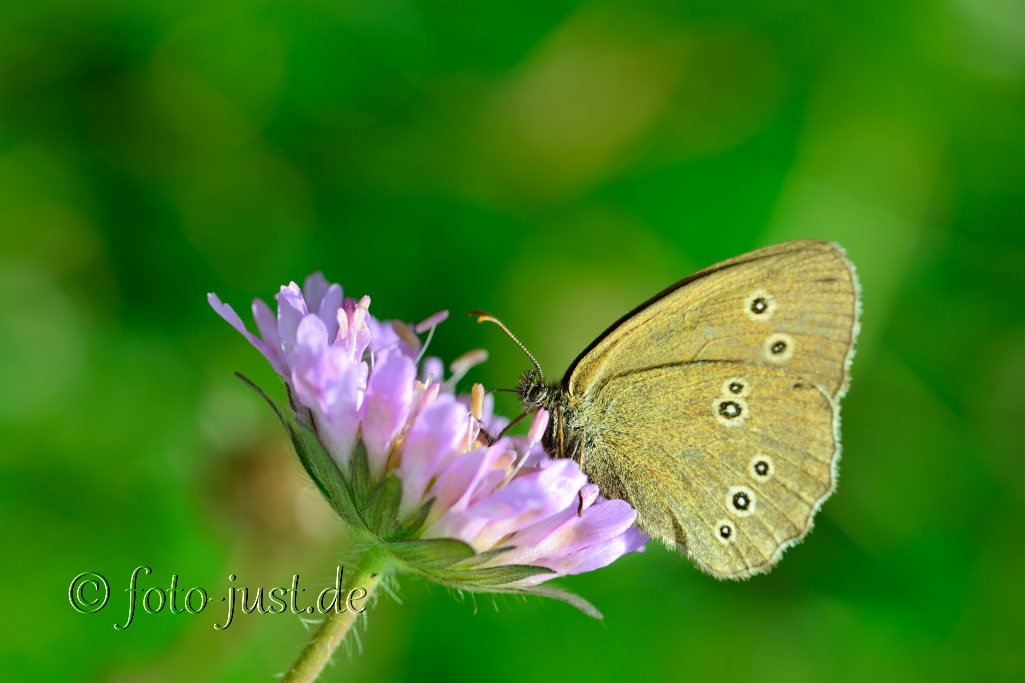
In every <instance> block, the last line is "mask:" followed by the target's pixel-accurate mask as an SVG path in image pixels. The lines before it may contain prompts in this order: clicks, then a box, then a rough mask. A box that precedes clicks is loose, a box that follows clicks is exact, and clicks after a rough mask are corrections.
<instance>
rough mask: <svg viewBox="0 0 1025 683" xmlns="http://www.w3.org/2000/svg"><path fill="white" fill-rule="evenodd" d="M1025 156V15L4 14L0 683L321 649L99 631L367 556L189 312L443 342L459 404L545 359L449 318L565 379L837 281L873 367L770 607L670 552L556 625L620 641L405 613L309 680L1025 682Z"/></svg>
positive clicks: (149, 9) (396, 2) (280, 633)
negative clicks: (749, 296) (812, 524)
mask: <svg viewBox="0 0 1025 683" xmlns="http://www.w3.org/2000/svg"><path fill="white" fill-rule="evenodd" d="M1023 122H1025V6H1023V5H1022V4H1021V3H1018V2H1013V1H1011V0H921V1H917V2H914V1H913V2H898V3H893V2H854V1H852V2H822V1H821V0H814V1H813V0H789V1H783V2H774V3H756V2H745V1H739V2H730V3H724V2H722V1H721V0H716V1H706V0H693V1H689V2H600V3H576V2H568V1H565V0H554V1H551V0H550V1H548V2H543V3H524V2H510V1H506V0H492V1H490V2H466V1H442V0H426V1H420V2H414V1H412V0H359V1H355V2H354V1H351V0H333V1H321V2H308V1H294V2H293V1H288V0H278V1H273V2H258V1H257V2H225V3H217V2H190V1H182V0H176V1H175V2H151V3H137V2H129V1H127V0H112V1H109V2H96V3H77V2H70V1H68V0H42V1H41V2H35V3H31V4H30V3H13V4H11V3H5V4H4V6H3V8H2V9H0V234H2V242H0V287H2V291H3V292H4V293H5V304H4V305H3V309H2V313H0V382H2V384H0V387H2V391H0V429H2V438H0V444H2V446H0V449H2V467H3V469H2V472H0V515H2V517H0V518H2V521H3V531H4V560H3V561H2V565H3V577H4V587H5V590H6V591H7V593H6V595H5V596H4V599H3V604H4V606H5V609H6V614H7V617H6V618H5V619H4V620H3V626H2V627H0V629H2V631H0V642H2V645H0V650H2V652H3V661H2V662H0V666H2V669H3V670H4V671H5V672H6V673H7V675H9V676H11V680H86V681H177V680H210V681H250V680H265V681H269V680H273V675H274V674H276V673H280V672H282V671H284V670H285V669H286V668H287V667H288V666H289V664H290V663H291V661H292V660H293V658H294V657H295V656H296V655H297V654H298V652H299V650H300V648H301V647H302V645H303V644H304V643H305V641H306V639H307V632H306V631H305V630H304V627H303V625H302V624H301V623H300V622H299V621H298V620H297V619H295V618H293V617H291V616H284V615H276V616H265V617H255V616H249V617H244V618H242V617H240V618H238V619H236V622H235V624H234V625H233V626H232V627H231V628H230V629H229V630H228V631H226V632H217V631H215V630H214V629H213V628H212V625H213V623H214V621H215V620H217V621H219V620H220V619H221V614H220V605H219V603H218V604H214V603H211V605H210V607H208V609H207V611H205V612H204V613H203V614H201V615H198V616H190V615H188V614H180V615H170V614H168V613H167V612H166V611H165V612H164V613H162V614H159V615H152V616H151V615H147V614H144V613H141V612H140V613H139V614H137V615H136V619H135V622H134V623H133V624H132V626H131V627H130V628H129V629H128V630H127V631H125V632H117V631H115V630H114V629H113V624H114V622H115V621H117V622H119V623H123V622H124V618H125V616H126V612H127V610H126V606H125V602H126V597H125V594H124V592H123V590H124V587H125V586H127V582H128V576H129V575H130V573H131V571H132V569H133V568H134V567H136V566H137V565H149V566H151V567H152V568H153V571H154V573H153V575H152V576H150V577H143V581H142V582H141V585H143V586H144V587H146V586H150V585H163V586H166V585H167V584H168V583H169V581H170V576H171V575H172V574H175V573H177V574H179V575H180V580H179V584H180V585H181V586H183V587H191V586H201V587H204V588H205V589H207V590H208V592H209V593H211V595H212V596H215V598H214V599H215V601H216V600H217V598H216V596H218V595H220V594H221V593H222V591H223V590H224V589H225V588H226V586H227V584H228V581H227V578H226V577H227V575H228V573H230V572H234V573H235V574H237V575H239V583H240V584H244V585H250V586H258V585H264V586H272V585H278V584H285V585H287V584H288V582H289V580H290V577H291V575H292V574H294V573H300V574H301V576H302V577H303V581H309V582H310V583H316V584H318V585H320V584H324V585H326V584H328V583H329V582H330V581H331V579H332V577H333V573H334V567H335V564H336V563H337V561H338V560H339V559H344V558H345V556H346V548H347V546H346V539H345V536H344V534H343V532H342V531H341V530H340V529H339V526H338V524H336V523H334V522H333V521H332V520H331V518H330V516H329V515H328V513H327V512H326V511H325V507H324V506H323V505H322V504H321V502H320V501H319V499H318V497H317V495H316V493H315V491H314V490H313V489H312V487H311V486H310V485H309V484H308V483H307V481H306V480H305V478H304V475H303V474H302V472H301V470H300V468H299V467H298V466H297V465H296V464H295V463H294V459H293V456H292V454H291V452H290V450H289V447H288V445H287V443H286V441H285V438H284V435H283V434H282V432H281V430H280V428H279V427H278V425H277V424H276V423H275V420H274V418H273V416H272V414H271V413H270V412H269V411H268V410H267V409H266V408H265V406H263V405H261V404H260V402H259V400H258V399H256V398H255V397H254V396H253V395H252V394H251V393H250V392H249V391H248V390H246V389H245V388H244V387H243V386H242V385H241V384H240V383H238V382H237V381H236V380H235V379H234V378H233V377H232V371H235V370H240V371H243V372H245V373H246V374H248V375H249V376H251V377H253V378H254V379H256V380H257V381H258V382H260V383H262V384H263V385H265V386H268V387H271V388H277V385H276V384H275V380H274V376H273V374H272V372H271V371H270V370H269V368H268V367H266V364H265V363H264V362H263V359H262V358H261V357H260V356H259V355H258V354H257V353H256V352H255V351H254V350H252V349H251V348H250V347H249V346H248V345H247V344H246V343H245V342H244V341H243V339H242V338H241V337H239V336H238V335H237V334H236V333H235V332H234V331H232V330H231V329H230V328H229V327H228V326H227V325H225V324H224V323H223V322H221V320H220V319H219V318H217V316H216V315H214V314H213V313H212V312H211V310H210V309H209V308H208V307H207V305H206V302H205V295H206V293H207V292H208V291H216V292H218V293H219V294H220V295H221V296H222V298H224V299H225V300H226V301H229V302H231V303H232V304H234V305H235V307H236V308H237V309H240V310H243V311H245V310H247V308H248V306H247V304H248V302H249V301H250V299H252V298H253V297H254V296H260V297H264V298H267V297H269V296H271V295H272V294H273V292H274V291H275V290H276V288H277V287H278V286H279V285H280V284H282V283H285V282H287V281H289V280H291V279H296V280H301V279H302V278H303V277H304V276H305V275H306V274H307V273H308V272H310V271H312V270H316V269H322V270H323V271H324V272H325V273H326V274H327V276H328V277H329V278H331V279H333V280H337V281H341V282H342V283H343V285H344V286H345V287H346V291H347V292H348V293H349V294H351V295H357V296H358V295H361V294H363V293H368V294H370V295H371V296H372V297H373V299H374V304H373V307H372V311H373V312H374V313H375V314H377V315H378V316H382V317H397V318H402V319H405V320H411V321H416V320H420V319H422V318H424V317H426V316H427V315H428V314H430V313H432V312H434V311H435V310H438V309H439V308H447V309H450V310H451V311H452V312H453V316H452V318H451V319H450V320H449V322H447V323H445V324H444V325H443V326H442V327H441V328H440V329H439V332H438V334H437V335H436V337H435V340H434V347H433V349H434V351H435V352H437V353H439V354H440V355H442V356H443V357H447V358H450V359H451V358H454V357H455V356H456V355H457V354H459V353H462V352H463V351H465V350H467V349H470V348H474V347H478V346H486V347H488V348H489V350H490V351H491V360H490V361H489V362H488V363H487V364H486V365H485V366H483V367H481V368H478V369H477V370H475V371H474V372H473V373H472V374H471V376H470V377H469V378H468V381H483V382H485V383H486V385H487V386H489V387H501V386H510V385H511V384H512V382H514V379H515V377H516V376H517V374H518V373H519V372H520V371H521V370H522V369H523V368H524V359H523V358H522V357H521V355H520V354H519V352H518V351H517V350H516V349H515V347H514V346H513V345H512V344H510V343H508V342H507V341H506V340H504V339H503V338H502V337H501V335H500V334H499V333H498V331H497V330H495V329H494V328H491V327H483V326H477V325H475V324H473V323H472V321H470V320H469V319H467V318H464V317H463V315H462V313H463V312H464V311H467V310H469V309H472V308H484V309H488V310H491V311H493V312H495V313H496V314H499V315H501V316H502V317H503V318H504V319H505V320H506V322H507V323H508V324H509V325H510V326H511V327H512V328H513V329H514V330H515V331H516V332H517V333H518V334H519V335H520V336H521V337H522V339H523V340H524V341H525V342H526V343H527V344H528V345H529V346H530V347H531V348H532V349H533V351H534V353H535V354H536V355H537V356H538V357H539V359H540V360H541V362H542V364H543V365H544V367H545V368H546V369H548V371H549V373H550V374H552V375H558V374H560V373H561V371H562V369H563V368H565V367H566V365H567V364H568V363H569V361H570V360H571V359H572V358H573V357H574V356H575V355H576V352H577V351H579V350H580V349H581V348H583V346H584V345H586V344H587V343H588V342H589V341H590V340H591V339H592V337H593V336H594V335H596V334H597V333H598V332H600V331H601V330H602V329H603V328H604V327H605V325H606V324H607V323H609V322H610V321H611V320H613V319H615V318H616V317H617V316H618V315H620V314H621V313H622V312H624V311H625V310H627V309H629V308H630V307H632V306H633V305H634V304H636V303H637V302H639V301H641V300H642V299H643V298H645V297H647V296H648V295H650V294H652V293H653V292H655V291H658V290H659V289H661V288H662V287H664V286H666V285H667V284H669V283H671V282H673V281H675V280H676V279H678V278H680V277H682V276H684V275H686V274H688V273H690V272H692V271H693V270H695V269H697V268H699V267H702V266H704V265H707V264H709V263H711V262H714V261H716V260H720V259H723V258H727V257H729V256H732V255H735V254H738V253H740V252H743V251H746V250H750V249H754V248H757V247H760V246H764V245H766V244H771V243H774V242H778V241H782V240H785V239H791V238H798V237H816V238H826V239H835V240H839V241H840V242H842V243H843V244H844V245H845V246H846V247H847V248H848V251H849V253H850V255H851V257H852V259H853V260H854V261H855V263H856V264H857V266H858V268H859V270H860V273H861V278H862V283H863V286H864V306H865V309H864V320H863V331H862V336H861V343H860V349H859V353H858V356H857V359H856V361H855V363H854V367H853V374H854V382H853V387H852V391H851V393H850V394H849V396H848V398H847V400H846V402H845V408H844V441H845V455H844V461H843V463H842V476H841V479H840V486H839V490H838V493H837V494H836V495H835V497H834V498H832V499H831V500H830V501H829V503H828V504H827V505H826V506H825V508H824V510H823V512H822V514H821V515H820V517H819V522H818V524H817V527H816V530H815V532H814V533H813V534H812V535H811V536H810V537H809V539H808V540H807V541H806V542H805V543H804V544H803V545H801V546H799V547H797V548H796V549H794V550H792V551H791V552H789V553H788V554H787V556H786V559H785V560H784V562H783V563H782V564H781V565H780V566H779V567H778V568H777V569H776V570H775V571H774V572H773V573H772V574H770V575H768V576H762V577H758V578H755V579H753V580H751V581H747V582H744V583H720V582H717V581H715V580H713V579H710V578H708V577H706V576H703V575H701V574H700V573H698V572H697V571H696V570H695V569H694V568H692V567H691V565H690V564H689V563H688V562H687V561H686V560H684V559H683V558H680V557H677V556H676V555H674V554H672V553H670V552H668V551H666V550H665V549H663V548H661V547H660V546H657V545H655V544H651V545H649V547H648V550H647V552H645V553H643V554H639V555H634V556H630V557H627V558H625V559H623V560H621V561H620V562H618V563H616V564H615V565H614V566H612V567H610V568H608V569H606V570H603V571H599V572H595V573H593V574H590V575H586V576H580V577H574V578H571V579H569V580H566V581H564V582H563V584H564V586H565V587H567V588H569V589H571V590H573V591H575V592H578V593H580V594H582V595H583V596H585V597H587V598H588V599H590V600H591V601H593V602H594V603H595V604H597V605H598V606H599V607H600V608H601V609H602V610H603V611H604V612H605V615H606V620H605V622H604V623H598V622H594V621H591V620H589V619H587V618H586V617H584V616H582V615H580V614H578V613H577V612H575V611H574V610H573V609H572V608H570V607H567V606H565V605H562V604H558V603H548V602H543V601H540V600H536V599H531V600H518V599H510V598H499V599H497V600H492V599H490V598H487V599H477V600H474V599H472V597H470V596H464V597H462V598H460V597H459V596H453V595H451V594H449V592H448V591H446V590H444V589H441V588H438V587H436V586H429V585H425V584H424V583H423V582H420V581H418V580H416V579H412V578H410V579H406V580H404V581H403V582H402V584H401V588H400V591H399V596H398V597H400V598H401V600H402V604H401V605H400V604H398V603H397V602H396V601H395V600H394V599H392V598H389V597H386V598H384V599H382V600H381V601H380V602H378V604H377V605H376V606H375V607H374V609H373V610H372V613H371V615H370V620H369V630H368V632H367V633H365V634H363V653H362V654H360V655H358V656H353V657H351V658H349V657H346V656H345V655H344V654H340V655H339V656H338V657H337V661H336V665H335V667H334V668H333V669H331V670H330V671H329V672H328V674H327V675H325V676H324V680H325V681H349V680H351V681H386V680H413V679H415V680H427V679H430V678H433V677H437V678H439V679H440V678H444V679H446V680H450V681H470V680H474V681H475V680H480V679H482V678H487V679H489V680H496V681H520V680H524V679H529V678H535V677H542V676H543V677H545V679H547V680H553V681H564V682H566V683H569V682H572V681H622V680H633V679H655V680H658V679H669V678H673V679H681V680H710V679H715V680H723V679H726V678H728V679H729V680H748V679H755V678H757V679H759V680H763V681H805V680H808V681H816V680H823V679H826V678H832V679H837V680H844V679H846V680H865V679H868V678H870V677H871V678H872V679H874V680H906V679H930V680H966V679H974V680H1007V679H1012V678H1018V680H1021V676H1023V675H1025V662H1023V659H1025V654H1023V652H1022V649H1021V638H1022V634H1023V633H1025V584H1023V580H1025V579H1023V577H1025V545H1023V541H1025V534H1023V531H1022V522H1023V499H1025V475H1023V469H1022V466H1023V464H1025V458H1023V456H1025V428H1023V425H1025V402H1023V401H1022V393H1021V388H1022V386H1025V315H1023V313H1025V306H1023V303H1022V302H1023V291H1022V287H1023V285H1025V199H1023V192H1025V186H1023V183H1025V123H1023ZM247 318H248V316H247ZM278 391H279V393H278V395H280V390H278ZM505 398H506V397H503V401H505ZM502 409H503V410H504V411H505V412H507V413H509V412H512V411H513V410H514V409H515V406H514V405H513V403H512V402H511V401H505V402H504V403H502ZM84 571H98V572H101V573H103V574H104V575H105V576H107V577H108V579H109V580H110V582H111V585H112V587H113V595H112V597H111V601H110V604H109V605H108V606H107V608H106V609H105V610H104V611H102V612H100V613H97V614H92V615H83V614H78V613H76V612H74V611H73V610H72V609H71V607H70V605H69V604H68V599H67V588H68V583H69V581H70V580H71V578H72V577H73V576H75V575H76V574H78V573H80V572H84Z"/></svg>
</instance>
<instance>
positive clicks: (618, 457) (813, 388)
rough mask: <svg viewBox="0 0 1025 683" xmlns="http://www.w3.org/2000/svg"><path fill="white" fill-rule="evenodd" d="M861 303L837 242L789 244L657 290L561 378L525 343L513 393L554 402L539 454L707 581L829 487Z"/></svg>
mask: <svg viewBox="0 0 1025 683" xmlns="http://www.w3.org/2000/svg"><path fill="white" fill-rule="evenodd" d="M859 313H860V297H859V285H858V280H857V275H856V273H855V270H854V266H853V264H852V263H851V262H850V261H849V260H848V259H847V257H846V255H845V253H844V251H843V249H842V248H841V247H840V246H839V245H836V244H833V243H829V242H821V241H812V240H801V241H794V242H786V243H783V244H779V245H775V246H771V247H767V248H764V249H759V250H757V251H753V252H751V253H748V254H744V255H742V256H737V257H735V258H732V259H729V260H727V261H723V262H722V263H718V264H716V265H713V266H710V267H708V268H705V269H704V270H701V271H699V272H697V273H695V274H693V275H691V276H689V277H686V278H684V279H683V280H680V281H679V282H677V283H676V284H674V285H672V286H671V287H669V288H667V289H665V290H663V291H662V292H660V293H658V294H656V295H655V296H654V297H652V298H651V299H649V300H648V301H646V302H644V303H642V304H641V305H640V306H638V307H637V308H635V309H634V310H632V311H630V312H629V313H627V314H626V315H624V316H623V317H622V318H620V319H619V320H617V321H616V322H615V323H613V324H612V325H611V326H610V327H609V328H608V329H607V330H605V332H603V333H602V334H601V335H600V336H599V337H598V338H597V339H595V340H594V341H593V342H591V344H590V345H589V346H588V347H587V348H585V349H584V350H583V352H581V353H580V355H579V356H577V358H576V360H575V361H573V363H572V364H571V365H570V367H569V369H568V370H567V371H566V374H565V376H564V377H563V379H562V381H561V382H559V383H546V381H545V379H544V374H543V373H542V372H541V368H540V366H539V365H538V364H537V361H536V360H534V358H533V356H531V355H530V353H529V352H527V355H528V356H530V358H531V360H532V361H533V365H534V367H533V368H532V369H530V370H528V371H527V372H526V373H525V374H524V375H523V376H522V378H521V380H520V382H519V385H518V388H517V390H516V391H517V393H518V395H519V398H520V400H521V401H522V403H523V404H524V406H525V408H526V410H527V411H528V412H531V411H535V410H537V409H541V408H543V409H545V410H548V411H549V413H550V420H549V423H548V427H547V429H546V432H545V434H544V438H543V440H542V444H543V446H544V448H545V450H546V451H547V452H548V454H549V455H551V456H552V457H555V458H574V459H576V460H577V461H578V462H579V463H580V467H581V469H582V470H583V471H584V473H585V474H586V475H587V476H588V478H589V480H590V481H591V482H593V483H595V484H597V485H598V487H599V489H600V490H601V492H602V494H603V495H604V496H605V497H607V498H621V499H623V500H626V501H628V502H629V503H630V504H631V505H633V506H634V508H636V510H637V525H638V527H639V528H640V529H641V530H642V531H644V532H645V533H647V534H649V535H650V536H652V537H653V538H657V539H660V540H662V541H663V542H665V543H666V544H667V545H668V546H669V547H671V548H675V549H677V550H679V551H680V552H682V553H684V554H685V555H687V556H688V557H689V558H690V559H691V560H692V561H693V562H694V563H695V564H696V565H697V566H698V567H699V568H700V569H702V570H703V571H705V572H707V573H709V574H711V575H713V576H715V577H718V578H729V579H739V578H745V577H748V576H751V575H753V574H757V573H759V572H764V571H767V570H768V569H770V568H771V567H772V566H773V565H774V564H775V563H776V562H777V561H778V560H779V558H780V556H781V555H782V553H783V551H784V550H786V549H787V548H788V547H790V546H792V545H794V544H795V543H797V542H799V541H800V540H802V539H803V538H804V536H805V535H806V534H807V533H808V531H809V530H810V529H811V527H812V522H813V519H814V517H815V514H816V512H817V511H818V509H819V508H820V507H821V505H822V503H823V502H824V501H825V500H826V499H827V498H828V497H829V495H830V494H831V493H832V492H833V490H834V488H835V487H836V476H837V471H836V465H837V460H838V459H839V457H840V434H839V426H840V400H841V398H842V397H843V395H844V394H845V392H846V390H847V386H848V383H849V374H848V373H849V367H850V363H851V358H852V356H853V353H854V345H855V341H856V338H857V335H858V318H859ZM480 319H481V320H490V321H491V322H498V321H497V320H496V319H494V318H493V317H492V316H488V315H486V314H483V315H481V318H480ZM499 325H501V323H499ZM501 326H502V327H503V329H506V328H505V326H504V325H501ZM506 332H507V333H508V330H507V329H506ZM509 334H510V336H512V334H511V333H509ZM513 339H514V341H516V342H517V343H518V344H519V341H518V340H516V338H515V337H513ZM520 347H521V348H523V350H524V351H526V348H525V347H523V345H522V344H520Z"/></svg>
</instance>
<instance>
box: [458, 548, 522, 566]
mask: <svg viewBox="0 0 1025 683" xmlns="http://www.w3.org/2000/svg"><path fill="white" fill-rule="evenodd" d="M513 547H514V546H511V545H507V546H505V547H502V548H492V549H491V550H485V551H484V552H482V553H477V554H476V555H474V556H473V557H471V558H468V559H466V560H464V561H462V562H460V563H459V564H457V565H455V566H454V567H453V569H469V568H471V567H477V566H479V565H482V564H484V563H485V562H490V561H491V560H493V559H495V558H496V557H498V556H499V555H501V554H502V553H507V552H509V551H510V550H512V549H513Z"/></svg>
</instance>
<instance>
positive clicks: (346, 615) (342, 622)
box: [282, 553, 391, 683]
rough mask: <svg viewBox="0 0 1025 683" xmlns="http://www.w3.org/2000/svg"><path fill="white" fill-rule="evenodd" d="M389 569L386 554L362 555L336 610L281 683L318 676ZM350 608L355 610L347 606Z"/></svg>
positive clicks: (330, 614) (307, 679) (325, 620)
mask: <svg viewBox="0 0 1025 683" xmlns="http://www.w3.org/2000/svg"><path fill="white" fill-rule="evenodd" d="M390 571H391V563H390V562H389V561H388V559H387V558H385V557H381V556H380V555H376V556H375V554H374V553H368V554H367V555H365V556H364V557H363V558H362V562H361V565H360V568H359V570H358V571H357V572H356V573H355V575H354V576H353V577H352V580H351V581H347V582H346V586H345V589H344V591H345V592H344V594H343V595H339V596H338V601H339V605H338V607H339V609H338V610H331V611H329V612H328V614H327V615H326V616H325V617H324V621H323V622H322V623H321V625H320V628H318V629H317V632H316V633H315V634H314V635H313V637H312V638H311V639H310V642H309V643H307V644H306V647H305V649H303V652H302V654H301V655H299V659H297V660H296V661H295V664H293V665H292V668H291V669H289V671H288V673H287V674H285V676H284V678H283V679H282V681H283V683H305V682H307V681H315V680H316V679H317V676H319V675H320V672H321V671H322V670H323V669H324V667H325V666H326V665H327V663H328V662H329V661H330V660H331V655H333V654H334V651H335V649H336V648H337V647H338V645H339V644H340V643H341V642H342V640H343V639H344V638H345V634H346V633H348V632H349V629H350V628H352V626H353V624H355V623H356V621H357V620H358V619H359V618H360V617H361V616H362V613H363V611H364V610H365V609H366V608H367V606H368V605H369V604H370V603H369V601H370V597H371V595H372V594H373V592H374V590H375V589H376V588H377V586H378V584H380V583H381V580H382V579H384V578H385V576H386V575H387V574H388V572H390ZM360 589H363V590H360ZM363 591H366V593H365V594H364V592H363ZM350 597H351V604H350V602H349V599H350ZM350 607H352V608H354V609H349V608H350Z"/></svg>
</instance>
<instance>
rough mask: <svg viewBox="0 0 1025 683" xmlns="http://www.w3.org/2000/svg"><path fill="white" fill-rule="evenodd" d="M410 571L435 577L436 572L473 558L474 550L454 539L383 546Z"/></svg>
mask: <svg viewBox="0 0 1025 683" xmlns="http://www.w3.org/2000/svg"><path fill="white" fill-rule="evenodd" d="M381 547H382V549H383V550H386V551H388V552H390V553H391V554H392V555H394V556H395V557H396V558H397V559H398V560H400V561H401V562H402V563H403V564H405V565H407V566H408V568H409V569H412V570H413V571H417V572H420V573H421V574H426V575H428V576H433V575H434V572H437V571H441V570H444V569H448V568H449V567H452V566H454V565H456V564H459V563H460V562H462V561H464V560H466V559H467V558H470V557H473V555H474V552H473V548H472V547H470V545H469V544H467V543H464V542H463V541H459V540H456V539H454V538H429V539H424V540H419V541H393V542H391V543H384V544H382V546H381Z"/></svg>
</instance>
